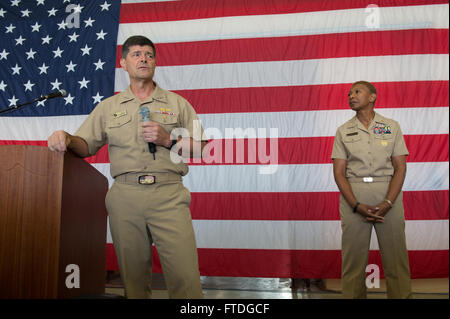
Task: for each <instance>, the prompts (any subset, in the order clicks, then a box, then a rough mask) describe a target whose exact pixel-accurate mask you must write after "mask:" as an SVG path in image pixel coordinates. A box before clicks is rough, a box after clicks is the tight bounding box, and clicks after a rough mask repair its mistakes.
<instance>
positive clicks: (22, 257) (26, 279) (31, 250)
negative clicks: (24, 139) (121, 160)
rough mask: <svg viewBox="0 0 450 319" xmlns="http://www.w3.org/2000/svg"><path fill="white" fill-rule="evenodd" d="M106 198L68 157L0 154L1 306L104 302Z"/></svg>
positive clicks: (104, 185) (24, 150)
mask: <svg viewBox="0 0 450 319" xmlns="http://www.w3.org/2000/svg"><path fill="white" fill-rule="evenodd" d="M107 191H108V181H107V179H106V178H105V177H104V176H103V175H102V174H101V173H99V172H98V171H97V170H96V169H95V168H94V167H92V166H91V165H90V164H89V163H87V162H86V161H85V160H83V159H81V158H79V157H76V156H75V155H73V154H71V153H69V152H67V153H65V154H61V153H56V152H52V151H50V150H48V148H47V147H42V146H29V145H6V146H0V299H4V298H27V299H29V298H72V297H81V296H87V295H97V294H104V292H105V280H106V271H105V254H106V227H107V226H106V217H107V213H106V208H105V196H106V192H107ZM68 265H76V266H78V270H79V272H78V271H77V270H76V267H74V266H69V268H66V267H67V266H68ZM66 271H68V272H66ZM77 273H78V274H79V276H78V277H77ZM77 278H79V288H77V287H76V283H77ZM66 282H67V283H68V285H66ZM68 286H69V287H70V288H68ZM74 286H75V287H74Z"/></svg>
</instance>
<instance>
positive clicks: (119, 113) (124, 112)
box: [114, 111, 127, 118]
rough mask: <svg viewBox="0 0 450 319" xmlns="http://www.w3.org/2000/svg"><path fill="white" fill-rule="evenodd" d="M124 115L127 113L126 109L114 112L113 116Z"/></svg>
mask: <svg viewBox="0 0 450 319" xmlns="http://www.w3.org/2000/svg"><path fill="white" fill-rule="evenodd" d="M124 115H127V111H120V112H116V113H114V117H115V118H118V117H121V116H124Z"/></svg>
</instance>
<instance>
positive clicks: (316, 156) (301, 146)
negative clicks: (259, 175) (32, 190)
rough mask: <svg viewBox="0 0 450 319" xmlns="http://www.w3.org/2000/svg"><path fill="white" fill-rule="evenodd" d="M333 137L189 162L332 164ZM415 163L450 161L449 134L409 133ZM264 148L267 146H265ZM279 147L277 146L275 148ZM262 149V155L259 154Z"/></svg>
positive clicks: (234, 146) (230, 145)
mask: <svg viewBox="0 0 450 319" xmlns="http://www.w3.org/2000/svg"><path fill="white" fill-rule="evenodd" d="M333 141H334V137H333V136H326V137H296V138H278V139H268V138H267V139H216V140H211V141H210V142H209V144H208V145H207V146H206V148H205V149H204V154H205V155H208V156H207V157H206V158H203V159H202V160H201V162H199V161H200V159H191V160H189V161H188V164H189V165H236V164H248V165H260V164H269V163H270V164H326V163H332V160H331V151H332V148H333ZM405 142H406V146H407V147H408V150H409V153H410V155H409V156H408V157H407V160H408V162H409V163H413V162H446V161H448V160H449V135H448V134H434V135H405ZM19 144H20V145H41V146H47V141H11V140H7V141H3V140H0V145H19ZM262 147H263V148H262ZM275 147H276V149H274V148H275ZM259 150H261V155H260V154H259ZM86 161H87V162H89V163H109V156H108V146H107V145H105V146H103V147H102V148H101V149H100V150H99V151H98V152H97V154H96V155H94V156H91V157H87V158H86Z"/></svg>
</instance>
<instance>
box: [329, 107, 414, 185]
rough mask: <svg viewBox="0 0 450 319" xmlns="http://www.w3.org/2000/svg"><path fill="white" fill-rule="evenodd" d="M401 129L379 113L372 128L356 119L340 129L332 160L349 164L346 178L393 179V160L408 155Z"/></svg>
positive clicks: (335, 140)
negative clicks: (337, 159)
mask: <svg viewBox="0 0 450 319" xmlns="http://www.w3.org/2000/svg"><path fill="white" fill-rule="evenodd" d="M408 154H409V153H408V149H407V148H406V144H405V140H404V139H403V134H402V131H401V129H400V125H399V124H398V123H397V122H396V121H394V120H391V119H388V118H385V117H383V116H381V115H380V114H378V113H375V117H374V119H373V120H372V123H371V124H370V126H369V128H368V129H366V128H365V127H364V125H363V124H362V123H361V122H360V121H359V120H358V118H357V117H356V116H354V117H353V118H352V119H350V120H349V121H347V122H346V123H345V124H344V125H342V126H340V127H339V128H338V129H337V132H336V137H335V139H334V145H333V152H332V154H331V158H332V159H334V158H340V159H344V160H346V161H347V169H346V177H347V178H349V177H384V176H392V175H394V168H393V166H392V160H391V157H392V156H399V155H408Z"/></svg>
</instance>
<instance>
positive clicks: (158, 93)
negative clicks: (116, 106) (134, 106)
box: [119, 82, 167, 104]
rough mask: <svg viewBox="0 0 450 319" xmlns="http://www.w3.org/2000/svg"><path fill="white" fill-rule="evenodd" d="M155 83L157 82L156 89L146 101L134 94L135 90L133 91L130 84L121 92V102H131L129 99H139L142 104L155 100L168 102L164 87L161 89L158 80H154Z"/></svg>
mask: <svg viewBox="0 0 450 319" xmlns="http://www.w3.org/2000/svg"><path fill="white" fill-rule="evenodd" d="M154 83H155V89H154V90H153V93H152V94H151V95H150V96H149V97H148V98H147V99H146V100H145V101H144V102H142V101H141V100H139V99H138V98H137V97H136V96H135V95H134V94H133V92H132V91H131V87H130V86H129V85H128V87H127V88H126V90H125V91H123V92H122V93H121V97H120V101H119V103H121V104H122V103H125V102H129V101H131V100H133V99H136V100H137V101H139V103H140V104H146V103H151V102H153V101H159V102H163V103H167V94H166V92H165V91H164V90H163V89H161V88H160V87H159V85H158V84H157V83H156V82H154Z"/></svg>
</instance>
